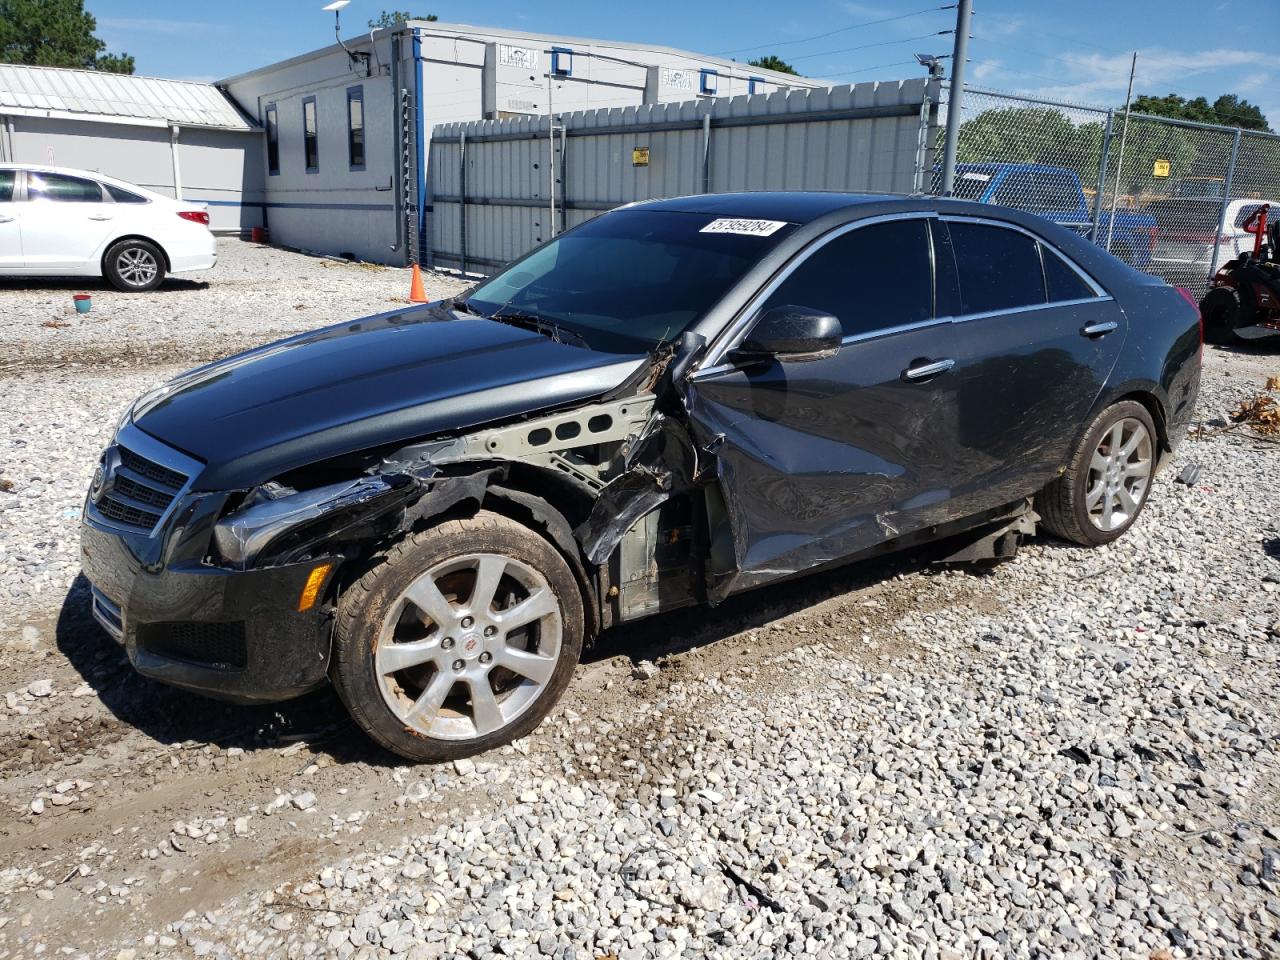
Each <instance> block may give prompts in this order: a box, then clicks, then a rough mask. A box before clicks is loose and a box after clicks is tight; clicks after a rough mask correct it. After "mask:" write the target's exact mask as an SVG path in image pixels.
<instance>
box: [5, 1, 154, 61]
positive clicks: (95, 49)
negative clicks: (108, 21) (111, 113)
mask: <svg viewBox="0 0 1280 960" xmlns="http://www.w3.org/2000/svg"><path fill="white" fill-rule="evenodd" d="M97 28H98V21H97V20H95V19H94V17H93V14H91V13H89V12H88V11H87V10H85V8H84V0H0V63H24V64H28V65H30V66H35V67H78V68H80V69H83V70H103V71H106V72H108V73H133V66H134V64H133V57H131V56H129V55H128V54H127V53H119V54H116V53H104V52H103V51H105V50H106V48H107V45H106V44H105V43H104V42H103V41H101V40H99V39H98V38H97V37H95V36H94V35H93V31H94V30H96V29H97Z"/></svg>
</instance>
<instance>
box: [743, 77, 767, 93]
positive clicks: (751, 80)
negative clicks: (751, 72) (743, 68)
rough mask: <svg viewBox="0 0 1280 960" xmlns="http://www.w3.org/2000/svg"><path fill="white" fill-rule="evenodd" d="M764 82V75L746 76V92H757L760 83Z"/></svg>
mask: <svg viewBox="0 0 1280 960" xmlns="http://www.w3.org/2000/svg"><path fill="white" fill-rule="evenodd" d="M762 83H764V77H748V78H747V93H759V92H760V85H761V84H762Z"/></svg>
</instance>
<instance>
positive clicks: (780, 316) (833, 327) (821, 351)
mask: <svg viewBox="0 0 1280 960" xmlns="http://www.w3.org/2000/svg"><path fill="white" fill-rule="evenodd" d="M843 338H844V329H843V328H842V327H841V326H840V321H839V320H837V319H836V318H835V317H833V316H832V315H831V314H829V313H823V312H822V311H821V310H814V309H812V308H810V307H799V306H795V305H794V304H786V305H784V306H780V307H772V308H771V309H769V310H768V311H767V312H765V313H764V314H762V315H761V316H760V317H759V319H757V320H756V323H755V326H754V327H752V328H751V332H750V333H748V334H747V336H746V339H744V340H743V341H742V343H741V344H740V345H739V346H738V347H737V349H735V350H733V351H731V352H730V354H729V359H730V360H734V361H749V362H755V361H761V360H780V361H782V362H783V363H790V362H795V361H803V360H822V359H824V358H826V357H833V356H835V355H836V354H837V353H838V352H839V350H840V341H841V340H842V339H843Z"/></svg>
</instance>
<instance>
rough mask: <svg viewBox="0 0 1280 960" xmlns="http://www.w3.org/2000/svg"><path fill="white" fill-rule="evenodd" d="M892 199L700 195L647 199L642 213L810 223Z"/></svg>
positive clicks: (854, 195) (791, 194)
mask: <svg viewBox="0 0 1280 960" xmlns="http://www.w3.org/2000/svg"><path fill="white" fill-rule="evenodd" d="M895 199H903V198H902V197H901V196H900V195H893V194H868V193H828V192H823V191H816V190H814V191H804V190H796V191H767V190H762V191H757V192H747V193H703V194H697V195H695V196H691V197H675V198H673V199H670V200H646V201H643V204H642V205H643V207H644V209H645V210H660V211H664V212H673V213H701V214H710V215H713V216H718V217H733V218H741V219H744V220H783V221H786V222H787V223H809V222H810V221H813V220H817V219H818V218H819V217H823V216H826V215H827V214H829V213H835V212H836V211H838V210H845V209H847V208H850V207H857V206H860V205H862V204H866V203H875V202H878V201H885V200H895Z"/></svg>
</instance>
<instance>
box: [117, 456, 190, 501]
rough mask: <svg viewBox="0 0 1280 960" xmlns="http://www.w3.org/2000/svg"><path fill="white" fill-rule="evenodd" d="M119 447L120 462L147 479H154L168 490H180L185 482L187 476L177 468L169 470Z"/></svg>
mask: <svg viewBox="0 0 1280 960" xmlns="http://www.w3.org/2000/svg"><path fill="white" fill-rule="evenodd" d="M119 449H120V462H121V464H122V465H124V466H125V467H126V468H128V469H129V470H132V471H133V472H134V473H136V474H139V475H140V476H142V477H144V478H145V479H147V480H154V481H155V482H156V483H158V484H160V486H162V487H168V488H169V489H170V490H181V489H182V486H183V484H185V483H186V482H187V478H186V477H185V476H183V475H182V474H181V473H179V472H178V471H177V470H170V469H169V468H168V467H166V466H163V465H161V464H159V463H153V462H152V461H150V460H148V459H147V458H146V457H144V456H141V455H140V454H137V453H134V452H133V451H132V450H130V449H128V448H127V447H120V448H119Z"/></svg>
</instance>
